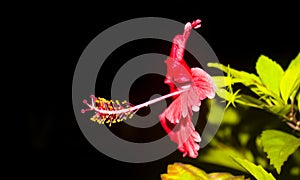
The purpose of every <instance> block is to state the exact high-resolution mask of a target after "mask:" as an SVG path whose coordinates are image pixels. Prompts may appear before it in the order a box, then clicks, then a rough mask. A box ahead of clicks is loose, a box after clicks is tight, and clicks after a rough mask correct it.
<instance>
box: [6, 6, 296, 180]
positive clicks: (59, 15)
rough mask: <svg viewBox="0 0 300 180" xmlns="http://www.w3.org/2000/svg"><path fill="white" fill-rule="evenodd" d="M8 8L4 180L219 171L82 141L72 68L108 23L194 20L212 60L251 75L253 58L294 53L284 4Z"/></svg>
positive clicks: (290, 16) (292, 12)
mask: <svg viewBox="0 0 300 180" xmlns="http://www.w3.org/2000/svg"><path fill="white" fill-rule="evenodd" d="M127 5H128V4H127ZM216 6H218V8H217V7H216ZM121 7H123V6H121ZM10 8H11V9H12V10H11V11H9V12H7V13H6V14H5V15H6V16H5V17H7V18H6V22H8V25H7V26H5V27H4V29H7V30H8V32H7V34H4V36H6V37H8V39H9V41H8V45H7V47H8V48H9V49H10V50H9V51H6V52H4V53H8V54H9V57H10V58H9V59H8V60H7V62H8V64H9V65H11V67H12V71H11V72H9V73H7V74H6V75H5V76H4V77H5V79H7V78H6V76H9V83H8V87H9V94H10V95H9V96H7V98H9V99H10V101H9V102H12V103H13V106H8V109H9V110H12V111H13V112H12V115H10V118H7V120H8V121H9V122H11V123H12V124H11V125H9V126H7V127H6V126H3V129H4V132H6V131H5V130H8V133H6V136H4V138H5V139H6V140H8V142H9V143H8V145H7V146H4V149H6V150H7V151H8V152H9V153H8V154H7V155H6V154H5V157H6V158H7V159H8V161H7V163H6V167H7V169H8V170H10V171H8V172H11V173H10V175H11V176H15V175H21V176H22V177H27V176H28V177H37V178H44V177H48V176H54V177H60V176H62V175H63V176H66V177H77V176H79V175H84V176H95V177H96V178H97V179H105V178H104V177H105V176H109V177H110V178H112V179H115V178H117V177H120V176H121V177H123V178H126V179H159V175H160V174H161V173H164V172H166V170H167V164H170V163H174V162H190V163H192V164H195V165H197V166H199V167H201V168H205V169H207V170H208V171H210V170H222V168H220V167H218V168H219V169H214V167H212V166H209V165H205V164H200V163H197V162H196V161H190V159H189V158H185V159H183V158H181V153H178V152H174V153H173V154H171V155H170V156H168V157H166V158H164V159H162V160H159V161H155V162H150V163H143V164H131V163H124V162H119V161H116V160H113V159H111V158H109V157H107V156H105V155H103V154H102V153H100V152H99V151H98V150H96V149H95V148H94V147H93V146H92V145H91V144H89V142H88V141H87V140H86V139H85V137H84V136H83V134H82V133H81V131H80V129H79V127H78V124H77V122H76V120H75V116H74V113H73V109H72V99H71V98H72V78H73V73H74V69H75V67H76V63H77V61H78V59H79V57H80V55H81V53H82V52H83V50H84V49H85V47H86V46H87V45H88V44H89V42H90V41H91V40H92V39H93V38H95V37H96V36H97V35H98V34H99V33H101V32H102V31H103V30H105V29H106V28H109V27H110V26H112V25H114V24H117V23H120V22H122V21H124V20H128V19H131V18H137V17H146V16H157V17H164V18H170V19H173V20H177V21H179V22H182V23H186V22H188V21H191V20H194V19H197V18H200V19H202V21H203V23H202V27H201V28H200V29H199V30H197V31H198V32H199V33H200V34H201V35H202V36H203V37H204V38H205V39H206V41H207V42H208V43H209V44H210V46H211V47H212V48H213V50H214V51H215V53H216V55H217V56H218V58H219V60H220V62H221V63H223V64H230V65H231V67H234V68H237V69H243V70H245V71H250V72H255V62H256V60H257V58H258V57H259V55H261V54H265V55H267V56H269V57H270V58H272V59H273V60H275V61H277V62H278V63H279V64H281V65H282V66H283V68H286V67H287V65H288V63H289V61H290V60H291V59H293V58H294V57H295V56H296V55H297V54H298V52H299V51H300V45H299V42H300V41H299V40H300V38H299V36H300V35H299V32H300V28H299V24H300V23H299V22H300V17H299V12H297V11H296V6H295V5H293V4H287V3H286V4H278V5H277V6H276V7H275V8H274V7H273V6H271V5H270V6H262V5H261V4H253V5H250V4H248V5H247V4H245V5H241V6H238V7H234V6H231V7H230V6H228V7H227V6H223V5H221V4H220V5H217V4H215V5H214V6H205V5H202V4H201V3H200V2H199V3H197V4H194V3H191V4H183V2H180V3H176V2H173V4H172V5H170V6H169V5H168V6H162V5H160V4H155V3H149V4H147V3H145V4H143V5H141V6H138V7H131V8H125V6H124V7H123V8H121V10H117V7H116V5H114V6H112V5H105V4H97V5H95V4H88V5H87V4H84V5H83V4H77V6H76V7H75V6H72V5H71V4H68V5H62V4H32V6H31V5H28V4H26V6H25V5H24V6H23V5H22V4H18V6H15V5H12V6H10ZM220 9H221V10H220ZM106 10H107V12H105V11H106ZM166 31H167V29H166ZM128 53H130V52H128ZM4 69H5V68H4ZM108 75H109V74H108ZM11 94H13V97H11V96H12V95H11ZM8 137H9V138H8ZM158 150H159V149H158ZM86 178H87V177H86Z"/></svg>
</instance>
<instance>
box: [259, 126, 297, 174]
mask: <svg viewBox="0 0 300 180" xmlns="http://www.w3.org/2000/svg"><path fill="white" fill-rule="evenodd" d="M261 143H262V145H263V149H264V151H265V152H266V153H267V154H268V158H269V159H270V163H271V164H272V165H274V167H275V168H276V170H277V172H278V173H279V174H280V171H281V166H282V165H283V163H284V162H285V161H286V160H287V159H288V157H289V156H290V155H291V154H292V153H294V152H295V151H296V149H297V148H298V147H299V146H300V138H296V137H295V136H293V135H291V134H288V133H285V132H282V131H277V130H265V131H263V133H262V135H261Z"/></svg>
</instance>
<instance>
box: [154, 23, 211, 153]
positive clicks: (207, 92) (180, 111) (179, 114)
mask: <svg viewBox="0 0 300 180" xmlns="http://www.w3.org/2000/svg"><path fill="white" fill-rule="evenodd" d="M200 22H201V21H200V20H196V21H194V22H192V23H187V24H186V26H185V28H184V32H183V34H182V35H176V36H175V38H174V39H173V46H172V49H171V55H170V57H169V58H168V59H167V60H166V61H165V62H166V64H167V75H166V79H165V83H166V84H168V85H169V86H170V90H171V92H174V91H178V90H181V91H183V92H182V93H181V94H179V95H177V97H176V98H175V99H174V101H173V102H172V103H171V105H170V106H169V107H168V108H167V109H166V110H165V111H164V112H163V113H162V114H161V115H160V116H159V119H160V122H161V124H162V126H163V128H164V129H165V131H166V132H167V133H168V135H169V136H170V139H171V140H172V141H174V142H175V143H177V144H178V150H179V151H181V152H183V156H184V157H185V156H186V155H188V156H189V157H192V158H196V157H197V156H198V150H199V149H200V146H199V142H200V141H201V138H200V135H199V134H198V132H197V131H196V130H195V128H194V125H193V124H192V121H191V117H192V115H193V111H195V112H197V111H199V110H200V105H201V100H203V99H205V98H207V97H208V98H214V96H215V85H214V84H213V82H212V78H211V77H210V76H209V75H208V74H207V73H206V72H205V71H203V70H202V69H200V68H189V67H188V65H187V64H186V63H185V61H184V59H183V55H184V50H185V44H186V40H187V38H188V37H189V34H190V31H191V29H192V28H198V27H200Z"/></svg>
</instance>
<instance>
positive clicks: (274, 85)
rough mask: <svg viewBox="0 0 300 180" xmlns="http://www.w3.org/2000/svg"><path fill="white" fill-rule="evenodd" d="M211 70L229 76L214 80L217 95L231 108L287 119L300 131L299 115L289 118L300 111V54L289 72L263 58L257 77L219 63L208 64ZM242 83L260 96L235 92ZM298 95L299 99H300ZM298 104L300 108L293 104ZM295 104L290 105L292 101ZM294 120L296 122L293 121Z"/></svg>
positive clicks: (260, 61) (218, 77)
mask: <svg viewBox="0 0 300 180" xmlns="http://www.w3.org/2000/svg"><path fill="white" fill-rule="evenodd" d="M208 66H209V67H214V68H218V69H220V70H222V71H224V72H225V73H227V76H223V80H222V76H216V77H213V80H214V82H215V83H216V84H217V86H218V89H217V91H216V93H217V95H218V96H219V97H221V98H223V99H225V100H226V101H228V103H227V106H226V107H228V106H229V105H233V106H234V107H235V106H236V103H238V104H241V105H244V106H249V107H254V108H259V109H263V110H266V111H268V112H271V113H273V114H275V115H278V116H279V117H280V118H282V119H284V120H285V121H286V122H287V123H288V124H289V126H290V127H292V128H293V129H295V130H297V131H300V127H299V125H297V119H296V118H295V117H296V116H295V114H292V115H288V114H289V112H294V110H296V108H297V109H299V88H300V53H299V54H298V56H297V57H296V58H295V59H294V60H293V61H292V62H291V63H290V65H289V66H288V68H287V69H286V71H283V69H282V67H281V66H280V65H279V64H277V63H276V62H274V61H272V60H271V59H269V58H268V57H266V56H264V55H261V56H260V57H259V58H258V60H257V63H256V71H257V74H258V76H257V75H255V74H252V73H247V72H245V71H238V70H236V69H233V68H231V67H230V66H224V65H222V64H219V63H208ZM236 83H241V84H243V85H244V86H246V87H247V88H249V89H250V90H251V91H252V92H253V93H255V94H256V96H249V95H247V94H243V93H241V92H242V91H241V89H238V90H236V91H233V88H232V86H233V85H234V84H236ZM297 95H298V96H297ZM295 97H297V98H296V101H297V102H298V107H297V106H294V105H293V104H292V103H294V101H295ZM289 99H290V100H291V101H288V100H289ZM291 116H293V117H294V119H291V118H290V117H291Z"/></svg>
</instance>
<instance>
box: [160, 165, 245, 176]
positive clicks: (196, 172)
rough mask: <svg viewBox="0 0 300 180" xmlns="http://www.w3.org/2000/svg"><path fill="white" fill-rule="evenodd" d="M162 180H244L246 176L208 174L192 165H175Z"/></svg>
mask: <svg viewBox="0 0 300 180" xmlns="http://www.w3.org/2000/svg"><path fill="white" fill-rule="evenodd" d="M161 179H162V180H182V179H184V180H215V179H219V180H244V179H245V178H244V176H234V175H232V174H231V173H224V172H212V173H206V172H205V171H203V170H202V169H199V168H197V167H195V166H193V165H191V164H183V163H174V164H170V165H168V170H167V173H166V174H162V175H161Z"/></svg>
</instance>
